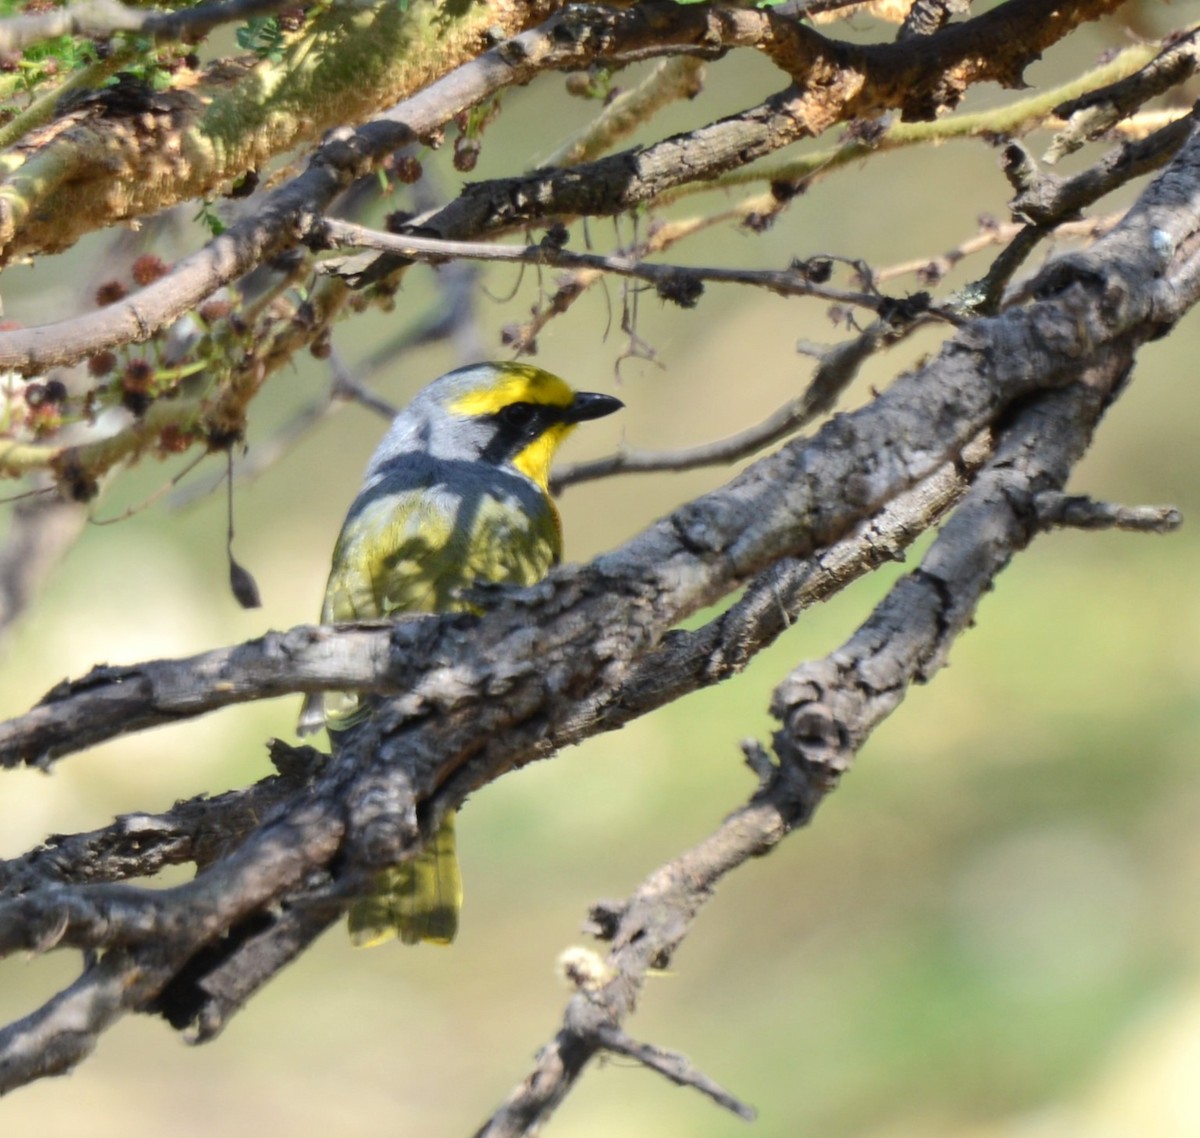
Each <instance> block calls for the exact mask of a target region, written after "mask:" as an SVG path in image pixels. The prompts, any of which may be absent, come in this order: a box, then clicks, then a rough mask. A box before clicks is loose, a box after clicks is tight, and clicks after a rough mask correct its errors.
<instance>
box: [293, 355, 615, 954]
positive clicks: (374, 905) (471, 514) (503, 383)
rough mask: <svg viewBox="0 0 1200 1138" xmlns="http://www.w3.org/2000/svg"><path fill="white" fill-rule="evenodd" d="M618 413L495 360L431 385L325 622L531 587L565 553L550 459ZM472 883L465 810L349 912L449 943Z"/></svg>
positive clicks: (359, 934) (346, 545) (361, 524)
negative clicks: (461, 857) (492, 589)
mask: <svg viewBox="0 0 1200 1138" xmlns="http://www.w3.org/2000/svg"><path fill="white" fill-rule="evenodd" d="M620 406H621V403H620V401H619V400H617V399H614V398H612V397H611V396H608V395H596V394H592V393H588V392H579V393H576V392H574V391H572V390H571V388H570V387H569V386H568V385H567V384H566V383H564V382H563V380H561V379H559V378H558V377H557V376H554V375H551V374H550V373H549V372H545V371H542V370H541V369H540V368H534V367H528V366H526V365H523V364H512V363H485V364H476V365H473V366H471V367H466V368H460V369H459V370H457V371H452V372H450V373H448V374H447V375H444V376H442V377H441V378H440V379H436V380H434V382H433V383H431V384H430V385H429V386H428V387H426V388H424V390H422V391H421V392H419V393H418V394H417V396H416V397H415V398H414V399H413V401H412V402H411V403H410V404H409V406H408V407H407V408H405V410H404V411H402V412H401V413H400V414H399V415H397V416H396V418H395V419H394V420H393V422H392V426H391V428H390V429H389V430H388V433H387V434H386V435H385V436H384V438H383V441H382V442H381V443H380V444H379V447H378V449H377V450H376V451H375V454H374V455H373V456H372V458H371V461H370V463H369V464H368V466H367V471H366V476H365V478H364V481H363V486H362V489H361V490H360V491H359V493H358V496H357V497H356V498H355V500H354V502H353V503H352V504H351V506H350V511H349V513H348V514H347V516H346V521H345V523H344V524H343V526H342V532H341V535H340V536H339V538H338V541H337V545H336V546H335V548H334V552H333V563H332V567H331V569H330V573H329V583H328V584H327V586H326V589H325V603H324V606H323V607H322V610H321V619H322V621H323V622H325V623H329V622H331V621H344V620H361V619H371V618H377V617H382V616H389V615H391V614H394V613H434V612H461V611H464V610H469V609H471V607H472V602H471V597H470V590H471V588H472V586H475V585H478V584H480V583H485V582H486V583H489V584H511V585H531V584H533V583H534V582H536V581H538V580H540V579H541V578H542V577H543V576H544V575H545V574H546V572H547V571H548V570H549V569H550V567H551V566H552V565H554V564H555V563H557V561H558V560H559V558H560V557H561V555H562V530H561V526H560V523H559V517H558V511H557V510H556V509H555V507H554V503H553V502H552V501H551V500H550V496H549V487H548V483H549V477H550V463H551V461H552V460H553V457H554V453H555V451H556V450H557V449H558V447H559V445H560V444H561V443H562V441H563V439H565V438H566V437H567V435H568V434H570V432H571V431H572V430H573V429H574V427H575V425H576V424H577V423H580V422H582V421H584V420H586V419H596V418H599V417H601V416H603V415H608V414H611V413H612V412H613V411H616V410H617V409H618V408H619V407H620ZM368 711H369V699H367V698H360V697H359V696H357V695H355V694H354V693H346V692H338V693H330V694H329V695H327V696H326V697H325V701H324V708H323V710H322V708H321V705H320V704H319V703H317V702H315V701H313V700H309V701H308V702H307V703H306V705H305V711H304V712H303V713H302V715H301V720H300V730H301V731H302V732H304V731H307V730H315V729H316V728H318V727H319V726H320V725H321V722H322V720H323V721H324V723H325V725H326V726H327V727H328V728H329V732H330V738H331V740H332V741H333V745H334V746H335V747H337V746H338V741H339V738H341V737H344V733H345V732H346V731H348V730H350V729H352V728H353V727H354V726H355V724H357V723H359V722H361V721H362V720H364V719H365V718H366V715H367V712H368ZM461 904H462V881H461V878H460V876H459V871H458V858H457V855H456V853H455V848H454V815H453V814H448V815H447V816H446V818H445V819H444V820H443V822H442V824H441V826H440V828H439V830H438V832H437V833H436V834H435V835H434V837H433V839H432V840H431V841H430V842H429V844H428V845H427V846H426V848H425V849H424V850H422V851H421V853H420V854H418V855H417V856H416V857H415V858H412V859H410V860H408V861H405V862H403V863H401V864H400V865H398V866H396V867H394V868H391V869H388V870H385V871H383V873H381V874H380V876H379V878H378V879H377V881H376V884H375V888H374V889H373V890H372V892H371V893H370V895H368V896H367V897H364V898H362V899H361V900H359V901H357V902H356V903H355V904H354V906H353V907H352V908H351V910H350V935H351V937H352V939H353V940H354V942H355V943H356V944H364V945H366V944H376V943H378V942H380V941H382V940H386V939H388V938H389V937H391V936H399V937H400V939H401V940H402V941H403V942H404V943H405V944H416V943H418V942H419V941H422V940H429V941H434V942H437V943H443V944H446V943H449V942H450V941H451V940H453V938H454V934H455V932H456V931H457V928H458V911H459V908H460V907H461Z"/></svg>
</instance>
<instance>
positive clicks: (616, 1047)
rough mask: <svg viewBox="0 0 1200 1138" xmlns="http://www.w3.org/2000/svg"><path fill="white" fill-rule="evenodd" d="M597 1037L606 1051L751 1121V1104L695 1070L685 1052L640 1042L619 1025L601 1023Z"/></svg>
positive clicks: (754, 1115) (752, 1114)
mask: <svg viewBox="0 0 1200 1138" xmlns="http://www.w3.org/2000/svg"><path fill="white" fill-rule="evenodd" d="M596 1038H597V1039H598V1041H599V1042H600V1045H601V1046H602V1047H603V1048H604V1050H605V1051H611V1052H613V1053H614V1054H616V1055H625V1056H628V1057H629V1058H630V1059H636V1060H637V1062H639V1063H641V1064H642V1066H643V1067H648V1068H649V1069H650V1070H651V1071H657V1072H658V1073H659V1074H660V1075H662V1076H663V1077H664V1078H667V1079H670V1080H671V1082H673V1083H674V1084H675V1085H676V1086H678V1087H692V1088H694V1089H695V1090H698V1091H699V1092H700V1093H701V1094H705V1095H708V1097H709V1098H710V1099H712V1100H713V1102H715V1103H716V1104H717V1105H718V1106H723V1107H724V1108H725V1109H726V1110H729V1111H732V1112H733V1113H734V1114H736V1115H737V1116H738V1118H742V1119H745V1120H746V1121H747V1122H753V1121H754V1119H755V1117H756V1112H755V1110H754V1108H753V1107H752V1106H747V1105H746V1104H745V1103H744V1102H742V1101H741V1099H737V1098H734V1096H733V1095H731V1094H730V1093H729V1092H728V1091H727V1090H725V1088H724V1087H722V1086H720V1085H719V1084H717V1083H715V1082H713V1080H712V1079H710V1078H709V1077H708V1076H707V1075H706V1074H704V1073H703V1072H702V1071H698V1070H697V1069H696V1068H695V1066H693V1064H692V1061H691V1060H690V1059H689V1058H688V1057H687V1056H686V1055H680V1054H679V1052H677V1051H666V1050H664V1049H663V1048H661V1047H655V1046H654V1045H653V1044H651V1043H639V1042H638V1041H637V1040H636V1039H633V1038H632V1037H630V1036H628V1035H626V1034H625V1032H623V1031H622V1030H621V1029H620V1028H618V1027H612V1026H611V1025H608V1024H601V1025H600V1026H599V1027H598V1028H597V1029H596Z"/></svg>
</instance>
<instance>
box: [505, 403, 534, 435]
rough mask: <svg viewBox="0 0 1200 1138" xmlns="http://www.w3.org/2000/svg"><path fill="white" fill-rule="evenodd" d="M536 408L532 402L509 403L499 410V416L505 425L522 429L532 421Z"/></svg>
mask: <svg viewBox="0 0 1200 1138" xmlns="http://www.w3.org/2000/svg"><path fill="white" fill-rule="evenodd" d="M536 415H537V408H536V407H535V406H534V405H533V404H532V403H510V404H509V405H508V406H507V407H505V408H504V410H503V411H501V412H500V418H501V420H502V421H503V423H504V425H505V426H506V427H514V428H515V429H516V430H519V431H523V430H524V429H525V428H526V427H528V426H529V424H530V423H532V422H533V420H534V418H535V417H536Z"/></svg>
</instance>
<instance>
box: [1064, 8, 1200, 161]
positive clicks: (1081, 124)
mask: <svg viewBox="0 0 1200 1138" xmlns="http://www.w3.org/2000/svg"><path fill="white" fill-rule="evenodd" d="M1198 32H1200V29H1197V28H1193V29H1191V30H1190V31H1189V32H1187V33H1186V34H1183V35H1181V36H1173V37H1172V38H1171V40H1170V42H1169V43H1168V44H1167V45H1166V46H1165V47H1164V48H1163V50H1162V51H1161V52H1160V53H1159V54H1158V55H1156V56H1155V57H1154V58H1153V59H1152V60H1150V62H1149V63H1147V64H1146V65H1145V66H1144V67H1142V68H1140V69H1139V70H1138V71H1136V72H1134V73H1133V74H1132V75H1129V76H1127V77H1126V78H1124V79H1120V80H1118V81H1117V82H1115V83H1110V84H1108V85H1107V86H1105V87H1100V88H1098V89H1097V90H1095V91H1089V92H1088V93H1087V94H1086V95H1082V96H1080V97H1079V98H1076V99H1070V100H1067V101H1066V102H1064V103H1061V104H1060V105H1059V106H1057V107H1055V108H1054V113H1055V114H1056V115H1057V116H1058V117H1059V118H1063V119H1066V120H1067V122H1066V125H1065V127H1064V128H1063V129H1062V130H1060V131H1059V132H1058V134H1056V135H1055V136H1054V140H1053V141H1052V142H1051V144H1050V146H1049V148H1048V149H1047V151H1046V153H1045V155H1044V156H1043V160H1044V161H1046V162H1048V163H1051V164H1053V163H1054V162H1057V161H1058V160H1059V159H1060V158H1063V157H1065V156H1066V155H1068V154H1072V153H1074V152H1075V151H1076V150H1078V149H1079V148H1080V147H1081V146H1083V145H1084V143H1085V142H1089V141H1090V140H1092V139H1094V138H1098V137H1099V136H1100V135H1102V134H1103V133H1104V132H1105V131H1107V130H1111V129H1112V127H1114V126H1115V125H1116V124H1117V123H1118V122H1120V121H1121V120H1122V119H1124V118H1128V117H1129V115H1131V114H1132V113H1133V112H1134V111H1135V110H1136V109H1137V108H1138V107H1140V106H1141V105H1142V104H1143V103H1145V102H1146V101H1147V100H1149V99H1152V98H1154V97H1155V96H1156V95H1161V94H1163V93H1164V92H1165V91H1168V90H1170V89H1171V88H1172V87H1175V86H1178V85H1179V84H1180V83H1182V82H1184V81H1185V80H1187V79H1189V78H1191V76H1192V75H1193V74H1195V71H1196V68H1197V66H1200V43H1197V34H1198Z"/></svg>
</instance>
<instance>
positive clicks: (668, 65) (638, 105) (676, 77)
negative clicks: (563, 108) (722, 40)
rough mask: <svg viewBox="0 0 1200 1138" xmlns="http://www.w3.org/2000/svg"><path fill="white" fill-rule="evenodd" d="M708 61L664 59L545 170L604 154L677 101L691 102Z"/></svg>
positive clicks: (559, 152) (546, 163)
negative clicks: (614, 144) (705, 62)
mask: <svg viewBox="0 0 1200 1138" xmlns="http://www.w3.org/2000/svg"><path fill="white" fill-rule="evenodd" d="M704 66H705V64H704V61H703V60H701V59H694V58H693V57H691V56H688V55H680V56H674V57H672V58H670V59H664V60H663V61H662V62H661V63H659V64H658V66H657V67H655V68H654V70H653V71H652V72H651V73H650V74H649V75H648V76H646V78H645V79H643V80H642V82H641V83H639V84H638V85H637V86H636V87H634V88H633V89H632V90H630V91H624V92H622V93H621V94H620V95H618V96H617V97H616V98H615V99H613V100H612V102H611V103H608V104H606V105H605V107H604V108H603V109H602V110H601V111H600V113H599V114H598V115H597V116H596V117H595V118H594V119H593V120H592V121H591V122H590V123H588V125H587V126H586V127H585V128H584V129H583V130H582V131H580V132H579V134H578V135H577V136H576V137H575V138H573V139H572V140H571V141H570V142H568V143H567V144H566V145H565V146H562V147H560V148H559V149H558V150H556V151H554V153H553V154H551V155H550V156H549V157H548V158H546V159H545V160H544V161H543V162H542V163H541V165H543V166H573V165H575V164H576V163H579V162H588V161H590V160H591V159H593V158H596V157H598V156H599V155H601V154H603V153H604V151H605V150H607V149H609V147H611V146H612V145H613V143H615V142H617V141H619V140H620V139H622V138H624V137H625V136H626V135H628V134H630V133H632V132H633V131H634V130H636V129H637V128H638V127H639V126H641V125H642V124H643V123H645V122H647V121H649V120H650V118H652V117H653V116H654V114H655V113H656V112H657V111H659V110H661V109H662V108H663V107H665V106H667V105H668V104H669V103H672V102H674V101H675V100H676V99H691V98H694V97H695V96H696V95H697V94H699V92H700V88H701V86H702V84H703V81H704Z"/></svg>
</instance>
